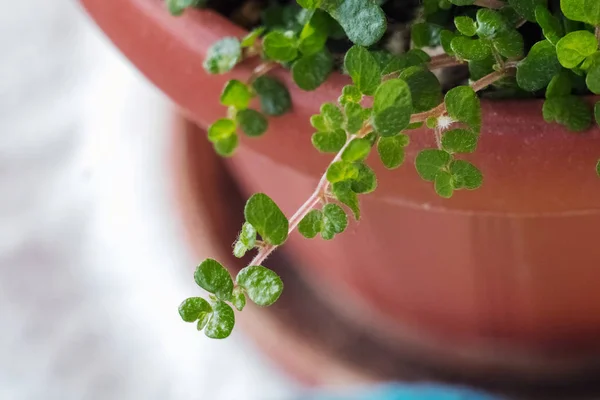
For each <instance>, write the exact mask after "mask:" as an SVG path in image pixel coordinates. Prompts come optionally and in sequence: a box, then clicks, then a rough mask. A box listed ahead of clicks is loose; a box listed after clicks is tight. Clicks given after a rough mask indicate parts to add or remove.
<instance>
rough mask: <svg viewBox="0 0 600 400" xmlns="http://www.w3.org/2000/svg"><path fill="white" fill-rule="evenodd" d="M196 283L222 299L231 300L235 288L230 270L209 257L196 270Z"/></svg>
mask: <svg viewBox="0 0 600 400" xmlns="http://www.w3.org/2000/svg"><path fill="white" fill-rule="evenodd" d="M194 280H195V281H196V284H198V286H200V287H201V288H202V289H204V290H206V291H207V292H209V293H213V294H214V295H215V296H217V298H219V299H220V300H229V298H230V297H231V291H232V290H233V281H232V280H231V276H230V275H229V272H228V271H227V270H226V269H225V267H223V265H221V263H219V262H218V261H216V260H213V259H212V258H207V259H206V260H204V261H202V263H201V264H200V265H198V267H196V272H194Z"/></svg>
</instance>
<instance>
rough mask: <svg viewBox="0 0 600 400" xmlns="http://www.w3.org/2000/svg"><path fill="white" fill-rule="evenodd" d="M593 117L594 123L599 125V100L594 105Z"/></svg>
mask: <svg viewBox="0 0 600 400" xmlns="http://www.w3.org/2000/svg"><path fill="white" fill-rule="evenodd" d="M594 117H596V123H597V124H598V125H600V101H599V102H597V103H596V105H595V106H594Z"/></svg>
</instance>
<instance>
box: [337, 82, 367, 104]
mask: <svg viewBox="0 0 600 400" xmlns="http://www.w3.org/2000/svg"><path fill="white" fill-rule="evenodd" d="M361 100H362V93H361V92H360V90H358V88H357V87H356V86H354V85H346V86H344V88H343V89H342V95H341V96H340V98H339V99H338V101H339V102H340V104H341V105H346V104H348V103H359V102H360V101H361Z"/></svg>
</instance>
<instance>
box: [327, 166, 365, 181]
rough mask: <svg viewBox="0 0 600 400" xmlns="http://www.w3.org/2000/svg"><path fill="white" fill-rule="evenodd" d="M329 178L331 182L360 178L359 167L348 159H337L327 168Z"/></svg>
mask: <svg viewBox="0 0 600 400" xmlns="http://www.w3.org/2000/svg"><path fill="white" fill-rule="evenodd" d="M326 177H327V180H328V181H329V182H331V183H336V182H341V181H346V180H349V179H355V178H358V167H357V166H356V165H355V164H352V163H349V162H346V161H336V162H334V163H333V164H331V165H330V166H329V168H327V174H326Z"/></svg>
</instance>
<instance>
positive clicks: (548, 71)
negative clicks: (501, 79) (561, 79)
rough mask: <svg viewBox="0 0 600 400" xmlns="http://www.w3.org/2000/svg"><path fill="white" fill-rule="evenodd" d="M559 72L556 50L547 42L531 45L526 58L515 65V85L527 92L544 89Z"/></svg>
mask: <svg viewBox="0 0 600 400" xmlns="http://www.w3.org/2000/svg"><path fill="white" fill-rule="evenodd" d="M560 70H561V66H560V63H559V61H558V57H557V55H556V48H555V47H554V46H553V45H552V43H550V42H548V41H547V40H543V41H541V42H537V43H536V44H534V45H533V47H532V48H531V50H529V53H528V54H527V57H525V59H524V60H523V61H521V62H520V63H519V64H517V84H518V85H519V87H520V88H521V89H524V90H527V91H529V92H535V91H537V90H540V89H543V88H545V87H546V86H547V85H548V83H550V81H551V80H552V78H553V77H554V76H555V75H556V74H558V73H559V72H560Z"/></svg>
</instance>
